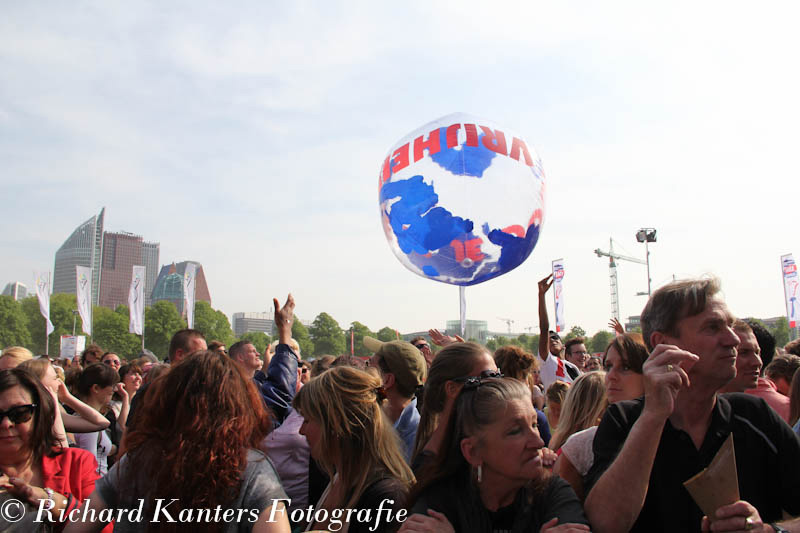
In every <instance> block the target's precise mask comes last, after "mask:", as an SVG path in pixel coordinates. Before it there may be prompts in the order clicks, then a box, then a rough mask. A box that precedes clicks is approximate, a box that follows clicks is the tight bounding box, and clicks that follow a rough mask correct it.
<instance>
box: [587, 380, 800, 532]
mask: <svg viewBox="0 0 800 533" xmlns="http://www.w3.org/2000/svg"><path fill="white" fill-rule="evenodd" d="M643 407H644V399H643V398H640V399H638V400H632V401H627V402H619V403H615V404H613V405H611V406H609V408H608V410H607V411H606V414H605V416H604V417H603V420H602V422H601V423H600V426H599V427H598V428H597V433H596V434H595V437H594V464H593V465H592V468H591V469H590V470H589V473H588V474H587V475H586V478H585V479H584V484H585V486H586V488H587V494H588V493H589V491H590V490H591V487H593V486H594V484H595V483H596V482H597V480H598V479H600V477H601V476H602V474H603V473H604V472H605V471H606V469H607V468H608V467H609V466H610V465H611V463H613V462H614V459H616V457H617V454H618V453H619V451H620V450H621V449H622V445H623V444H624V443H625V439H626V437H627V436H628V433H629V432H630V430H631V428H632V427H633V424H634V423H635V422H636V421H637V420H638V419H639V415H640V414H641V413H642V409H643ZM731 433H733V443H734V449H735V452H736V469H737V473H738V477H739V496H740V498H741V499H742V500H745V501H747V502H749V503H750V504H752V505H753V506H755V507H756V509H758V512H759V514H760V515H761V519H762V520H763V521H764V522H773V521H778V520H780V519H781V516H782V513H781V511H782V510H785V511H786V512H787V513H789V514H790V515H792V516H797V515H798V514H800V440H798V437H797V435H796V434H795V433H794V432H793V431H792V429H791V428H790V427H789V426H788V425H787V424H786V422H784V421H783V420H782V419H781V418H779V417H778V415H777V414H775V411H773V410H772V409H771V408H770V407H769V405H767V404H766V402H764V400H762V399H761V398H757V397H755V396H752V395H749V394H741V393H729V394H721V395H718V396H717V403H716V405H715V407H714V411H713V412H712V416H711V423H710V425H709V428H708V431H707V432H706V436H705V439H704V441H703V444H702V445H701V446H700V449H699V450H698V449H697V448H696V447H695V445H694V443H693V441H692V439H691V438H690V437H689V435H688V434H687V433H686V432H684V431H682V430H679V429H676V428H675V427H673V426H672V424H671V423H670V422H669V420H667V421H666V423H665V426H664V431H663V433H662V435H661V441H660V443H659V445H658V450H657V452H656V457H655V460H654V462H653V469H652V471H651V474H650V484H649V487H648V489H647V496H646V498H645V502H644V505H643V507H642V510H641V512H640V513H639V517H638V518H637V520H636V522H635V523H634V525H633V528H632V529H631V531H634V532H647V533H652V532H659V531H664V532H670V533H672V532H675V531H681V532H684V531H685V532H691V531H700V524H701V521H702V518H703V512H702V511H701V510H700V508H699V507H698V506H697V504H695V503H694V500H693V499H692V497H691V496H690V495H689V492H688V491H687V490H686V489H685V488H684V486H683V482H684V481H686V480H687V479H689V478H691V477H692V476H694V475H695V474H697V473H698V472H700V471H701V470H702V469H704V468H706V467H707V466H708V465H709V464H710V463H711V460H712V459H713V458H714V456H715V455H716V453H717V451H718V450H719V448H720V446H722V444H723V443H724V442H725V440H726V439H727V438H728V435H730V434H731ZM620 490H624V487H620Z"/></svg>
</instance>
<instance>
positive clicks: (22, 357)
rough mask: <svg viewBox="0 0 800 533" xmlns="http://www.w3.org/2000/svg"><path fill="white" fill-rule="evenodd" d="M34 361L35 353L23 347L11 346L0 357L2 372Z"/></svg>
mask: <svg viewBox="0 0 800 533" xmlns="http://www.w3.org/2000/svg"><path fill="white" fill-rule="evenodd" d="M31 359H33V353H32V352H31V351H30V350H29V349H27V348H23V347H22V346H9V347H8V348H6V349H5V350H3V355H0V370H6V369H9V368H15V367H17V365H19V364H21V363H24V362H25V361H29V360H31Z"/></svg>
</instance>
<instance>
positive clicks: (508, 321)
mask: <svg viewBox="0 0 800 533" xmlns="http://www.w3.org/2000/svg"><path fill="white" fill-rule="evenodd" d="M497 318H498V319H500V320H502V321H503V322H505V323H506V325H508V332H509V333H511V324H513V323H514V321H513V320H512V319H510V318H500V317H497Z"/></svg>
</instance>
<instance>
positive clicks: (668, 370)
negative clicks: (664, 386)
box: [667, 365, 675, 372]
mask: <svg viewBox="0 0 800 533" xmlns="http://www.w3.org/2000/svg"><path fill="white" fill-rule="evenodd" d="M673 368H675V367H674V366H672V365H667V372H672V369H673Z"/></svg>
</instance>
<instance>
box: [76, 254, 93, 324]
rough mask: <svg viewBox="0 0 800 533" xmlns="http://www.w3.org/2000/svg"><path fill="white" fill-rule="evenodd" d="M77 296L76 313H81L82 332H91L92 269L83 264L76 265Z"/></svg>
mask: <svg viewBox="0 0 800 533" xmlns="http://www.w3.org/2000/svg"><path fill="white" fill-rule="evenodd" d="M75 273H76V276H77V292H76V293H75V294H76V295H77V297H78V314H79V315H81V322H82V323H83V332H84V333H86V334H87V335H90V336H91V334H92V269H91V268H90V267H85V266H76V267H75Z"/></svg>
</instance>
